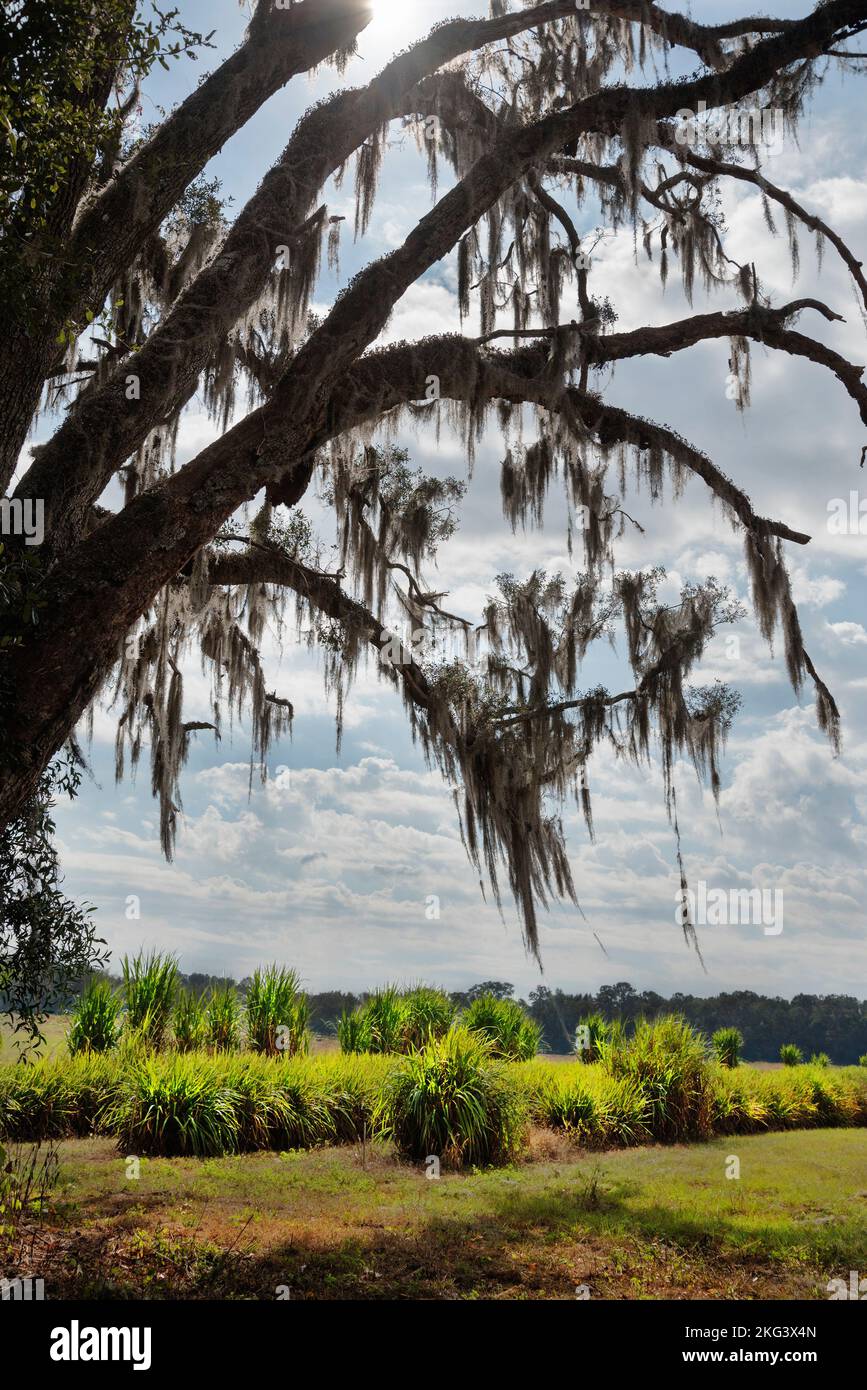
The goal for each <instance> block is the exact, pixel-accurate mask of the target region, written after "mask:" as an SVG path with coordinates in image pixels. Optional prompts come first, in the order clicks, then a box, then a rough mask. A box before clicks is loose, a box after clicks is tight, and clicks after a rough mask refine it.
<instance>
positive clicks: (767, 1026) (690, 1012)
mask: <svg viewBox="0 0 867 1390" xmlns="http://www.w3.org/2000/svg"><path fill="white" fill-rule="evenodd" d="M527 1008H528V1010H529V1012H530V1013H531V1014H532V1016H533V1018H535V1019H536V1021H537V1022H538V1023H540V1024H541V1025H542V1031H543V1036H544V1039H545V1043H546V1045H547V1046H548V1047H549V1048H550V1049H551V1051H552V1052H565V1051H567V1040H568V1039H570V1038H571V1037H573V1036H574V1033H575V1027H576V1025H577V1023H578V1022H579V1020H580V1019H581V1018H582V1017H583V1016H584V1015H585V1014H588V1013H600V1014H602V1016H603V1017H604V1018H605V1019H608V1020H613V1019H621V1020H623V1022H625V1023H627V1024H628V1023H632V1022H634V1021H635V1019H637V1018H641V1017H642V1016H644V1017H646V1018H653V1017H655V1016H656V1015H658V1014H665V1013H678V1014H682V1015H683V1017H684V1018H686V1019H688V1021H689V1022H690V1023H691V1024H692V1025H693V1027H695V1028H699V1029H701V1031H702V1032H703V1033H707V1034H711V1033H714V1032H716V1030H717V1029H718V1028H726V1027H733V1028H739V1029H740V1031H741V1033H742V1034H743V1036H744V1048H743V1054H742V1055H743V1057H744V1059H745V1060H746V1061H751V1062H761V1061H766V1062H773V1061H777V1060H778V1058H779V1053H780V1048H781V1046H782V1045H783V1043H796V1044H797V1046H798V1047H800V1049H801V1051H802V1052H803V1053H804V1055H805V1056H806V1057H809V1056H811V1055H812V1053H814V1052H827V1053H828V1056H829V1057H830V1058H831V1061H832V1062H835V1063H837V1064H838V1065H840V1066H842V1065H845V1064H847V1063H855V1062H857V1061H858V1058H859V1057H860V1056H861V1055H862V1054H863V1053H864V1052H867V999H860V1000H859V999H856V998H854V996H852V995H849V994H796V995H795V997H794V998H793V999H781V998H780V997H779V996H778V995H775V996H774V997H773V998H769V997H768V996H767V995H764V994H756V993H754V991H753V990H751V989H739V990H734V991H733V992H731V993H726V994H714V995H711V996H709V997H708V998H703V997H702V996H700V995H696V994H672V995H670V996H669V997H668V998H666V997H665V996H664V995H662V994H657V993H656V992H655V990H642V991H641V992H639V991H638V990H636V989H634V988H633V987H632V985H630V984H628V983H626V982H625V981H621V982H620V983H619V984H616V985H603V986H602V987H601V989H600V990H599V993H598V994H566V993H564V991H563V990H560V989H556V990H551V989H548V988H547V986H545V985H540V986H539V988H538V989H534V990H532V991H531V992H530V999H529V1002H528V1003H527Z"/></svg>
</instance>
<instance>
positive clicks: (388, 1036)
mask: <svg viewBox="0 0 867 1390" xmlns="http://www.w3.org/2000/svg"><path fill="white" fill-rule="evenodd" d="M361 1007H362V1010H363V1012H364V1015H365V1017H366V1019H367V1026H368V1029H369V1031H370V1047H369V1051H371V1052H400V1051H401V1049H402V1047H403V1027H404V1018H405V1013H406V1010H405V1007H404V1003H403V1000H402V999H401V997H400V993H399V991H398V990H397V988H396V986H395V985H386V986H385V988H384V989H378V990H376V992H375V993H374V994H372V995H371V996H370V998H369V999H367V1000H366V1001H365V1003H364V1004H362V1006H361Z"/></svg>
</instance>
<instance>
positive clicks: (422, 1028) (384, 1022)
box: [337, 985, 455, 1053]
mask: <svg viewBox="0 0 867 1390" xmlns="http://www.w3.org/2000/svg"><path fill="white" fill-rule="evenodd" d="M454 1016H455V1007H454V1005H453V1004H452V1001H451V1000H450V999H449V997H448V995H447V994H446V993H445V992H444V991H443V990H441V989H433V988H432V987H431V986H430V985H415V986H414V987H413V988H411V989H406V990H399V989H398V988H397V986H396V985H386V987H385V989H379V990H377V991H376V993H375V994H371V996H370V997H369V999H366V1000H365V1002H364V1003H363V1004H359V1006H358V1007H357V1008H355V1009H353V1010H352V1011H351V1012H348V1011H346V1010H344V1012H343V1014H342V1015H341V1017H340V1020H339V1022H338V1024H337V1037H338V1040H339V1042H340V1048H341V1051H343V1052H376V1053H394V1052H409V1051H410V1050H411V1049H412V1048H418V1047H422V1046H423V1045H424V1044H425V1043H426V1042H430V1041H431V1040H432V1039H434V1038H441V1037H443V1036H444V1035H445V1034H446V1033H447V1032H448V1030H449V1028H450V1027H451V1025H452V1023H453V1022H454Z"/></svg>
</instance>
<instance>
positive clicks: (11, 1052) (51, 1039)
mask: <svg viewBox="0 0 867 1390" xmlns="http://www.w3.org/2000/svg"><path fill="white" fill-rule="evenodd" d="M70 1021H71V1020H70V1015H69V1014H51V1015H50V1017H49V1018H47V1019H46V1020H45V1022H44V1023H43V1025H42V1036H43V1037H44V1038H45V1046H44V1047H40V1049H39V1052H38V1055H39V1056H40V1057H56V1056H57V1055H58V1053H60V1052H63V1051H65V1049H66V1034H67V1033H68V1032H69V1025H70ZM26 1039H27V1034H26V1033H24V1032H19V1033H16V1032H15V1031H14V1030H13V1028H12V1027H11V1025H10V1023H9V1020H8V1018H0V1066H10V1065H12V1064H14V1063H15V1062H17V1060H18V1057H19V1055H20V1053H19V1051H18V1042H19V1041H20V1042H24V1041H25V1040H26ZM33 1055H36V1054H33Z"/></svg>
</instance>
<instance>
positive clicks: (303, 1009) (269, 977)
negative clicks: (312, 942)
mask: <svg viewBox="0 0 867 1390" xmlns="http://www.w3.org/2000/svg"><path fill="white" fill-rule="evenodd" d="M245 1014H246V1021H247V1041H248V1043H249V1045H250V1047H251V1048H252V1049H253V1051H254V1052H260V1053H262V1055H263V1056H265V1057H296V1056H298V1055H299V1054H300V1053H305V1052H308V1051H309V1050H310V1030H309V1023H310V1007H309V1005H308V1002H307V995H306V994H305V993H304V992H303V990H302V989H301V981H300V978H299V976H298V973H297V971H295V970H287V969H285V968H284V967H283V966H280V965H276V964H274V965H269V966H267V968H266V969H264V970H256V971H255V972H254V974H253V978H252V980H251V981H250V987H249V989H248V990H247V1001H246V1006H245Z"/></svg>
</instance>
